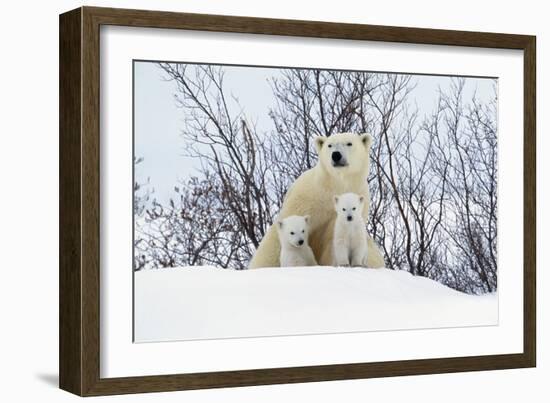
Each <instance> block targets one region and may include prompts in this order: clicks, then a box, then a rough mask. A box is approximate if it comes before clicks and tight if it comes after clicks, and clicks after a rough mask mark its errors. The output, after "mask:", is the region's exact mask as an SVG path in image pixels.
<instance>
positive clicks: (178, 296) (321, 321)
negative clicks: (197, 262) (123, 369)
mask: <svg viewBox="0 0 550 403" xmlns="http://www.w3.org/2000/svg"><path fill="white" fill-rule="evenodd" d="M134 280H135V282H134V287H135V289H134V292H135V295H134V298H135V299H134V326H135V328H134V335H135V341H136V342H150V341H170V340H193V339H220V338H234V337H259V336H286V335H301V334H322V333H343V332H364V331H381V330H406V329H426V328H443V327H465V326H490V325H497V324H498V298H497V295H496V294H490V295H485V296H472V295H467V294H462V293H460V292H457V291H455V290H452V289H450V288H448V287H446V286H444V285H442V284H440V283H437V282H435V281H432V280H429V279H427V278H423V277H414V276H412V275H410V274H409V273H407V272H405V271H394V270H388V269H376V270H372V269H363V268H334V267H303V268H268V269H258V270H243V271H235V270H223V269H219V268H214V267H184V268H174V269H160V270H146V271H139V272H136V273H135V279H134Z"/></svg>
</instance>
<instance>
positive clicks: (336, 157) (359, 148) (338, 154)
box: [315, 133, 372, 175]
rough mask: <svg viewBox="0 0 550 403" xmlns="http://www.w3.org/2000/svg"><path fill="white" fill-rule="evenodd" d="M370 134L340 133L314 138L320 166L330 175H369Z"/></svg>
mask: <svg viewBox="0 0 550 403" xmlns="http://www.w3.org/2000/svg"><path fill="white" fill-rule="evenodd" d="M371 144H372V137H371V135H370V134H354V133H340V134H333V135H332V136H330V137H325V136H318V137H316V138H315V147H316V149H317V154H318V155H319V161H320V163H321V164H322V166H323V167H324V168H325V169H326V170H327V171H328V172H329V173H331V174H344V173H352V174H357V173H363V174H364V175H368V173H369V164H370V159H369V153H370V147H371Z"/></svg>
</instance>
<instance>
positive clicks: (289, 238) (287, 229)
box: [277, 215, 317, 267]
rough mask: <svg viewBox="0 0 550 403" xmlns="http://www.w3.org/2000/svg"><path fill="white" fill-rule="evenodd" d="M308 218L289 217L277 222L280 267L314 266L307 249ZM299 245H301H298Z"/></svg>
mask: <svg viewBox="0 0 550 403" xmlns="http://www.w3.org/2000/svg"><path fill="white" fill-rule="evenodd" d="M308 221H309V216H296V215H294V216H290V217H287V218H285V219H284V220H280V221H278V222H277V229H278V231H279V242H280V243H281V256H280V262H281V267H295V266H316V265H317V261H316V260H315V256H313V251H312V250H311V248H310V247H309V244H308V237H309V225H308ZM300 243H301V244H300Z"/></svg>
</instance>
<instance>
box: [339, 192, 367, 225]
mask: <svg viewBox="0 0 550 403" xmlns="http://www.w3.org/2000/svg"><path fill="white" fill-rule="evenodd" d="M364 202H365V198H364V197H363V196H359V195H357V194H355V193H344V194H343V195H340V196H334V208H335V210H336V214H337V215H338V218H339V219H342V220H344V221H345V222H354V221H355V222H357V221H359V220H362V219H363V216H362V213H363V204H364Z"/></svg>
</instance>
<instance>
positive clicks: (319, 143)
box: [315, 136, 327, 154]
mask: <svg viewBox="0 0 550 403" xmlns="http://www.w3.org/2000/svg"><path fill="white" fill-rule="evenodd" d="M326 140H327V138H326V137H325V136H317V137H315V149H316V150H317V154H319V153H320V152H321V149H322V148H323V144H325V141H326Z"/></svg>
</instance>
